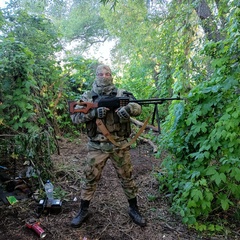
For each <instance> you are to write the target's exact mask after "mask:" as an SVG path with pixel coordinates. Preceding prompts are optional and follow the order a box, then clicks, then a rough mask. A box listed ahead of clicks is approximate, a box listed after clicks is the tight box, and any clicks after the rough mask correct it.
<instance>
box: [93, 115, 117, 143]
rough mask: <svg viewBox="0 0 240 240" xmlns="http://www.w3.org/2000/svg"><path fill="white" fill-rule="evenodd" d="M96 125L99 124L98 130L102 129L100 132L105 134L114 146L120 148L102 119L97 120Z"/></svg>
mask: <svg viewBox="0 0 240 240" xmlns="http://www.w3.org/2000/svg"><path fill="white" fill-rule="evenodd" d="M96 124H97V126H98V128H99V129H100V131H101V132H102V134H103V135H104V136H105V137H106V138H107V139H108V140H109V141H110V142H111V143H112V144H114V145H115V146H117V147H120V144H119V143H117V142H116V141H115V140H114V139H113V137H112V135H111V134H110V132H109V131H108V130H107V128H106V126H105V125H104V123H103V122H102V120H101V119H99V118H97V120H96Z"/></svg>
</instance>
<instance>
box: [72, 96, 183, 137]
mask: <svg viewBox="0 0 240 240" xmlns="http://www.w3.org/2000/svg"><path fill="white" fill-rule="evenodd" d="M173 100H184V99H183V98H180V95H178V96H177V97H175V98H151V99H141V100H135V99H134V100H132V99H129V98H128V97H111V96H109V97H107V98H104V99H101V100H100V101H99V102H81V101H68V107H69V113H70V114H74V113H79V112H81V113H85V114H86V113H88V112H89V111H90V110H91V109H94V108H99V107H106V108H109V109H110V110H116V109H118V108H119V107H123V106H126V105H127V104H128V103H130V102H135V103H138V104H139V105H141V106H142V105H149V104H154V112H153V116H152V125H153V124H154V120H155V116H156V118H157V124H158V132H159V133H160V119H159V113H158V104H163V103H164V102H165V101H173ZM76 105H79V106H82V107H83V108H79V109H75V107H76Z"/></svg>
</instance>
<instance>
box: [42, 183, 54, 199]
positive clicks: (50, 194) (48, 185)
mask: <svg viewBox="0 0 240 240" xmlns="http://www.w3.org/2000/svg"><path fill="white" fill-rule="evenodd" d="M44 188H45V192H46V195H47V198H48V199H49V200H52V199H53V185H52V183H51V182H50V180H47V182H46V183H45V186H44Z"/></svg>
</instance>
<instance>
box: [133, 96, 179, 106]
mask: <svg viewBox="0 0 240 240" xmlns="http://www.w3.org/2000/svg"><path fill="white" fill-rule="evenodd" d="M170 100H182V99H181V98H180V97H176V98H151V99H141V100H130V102H136V103H138V104H140V105H144V104H162V103H163V102H164V101H170Z"/></svg>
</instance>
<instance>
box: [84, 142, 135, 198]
mask: <svg viewBox="0 0 240 240" xmlns="http://www.w3.org/2000/svg"><path fill="white" fill-rule="evenodd" d="M108 159H110V160H111V162H112V164H113V166H114V168H115V170H116V173H117V176H118V178H119V179H120V181H121V185H122V188H123V191H124V193H125V195H126V197H127V199H132V198H135V197H136V195H137V192H138V188H137V186H136V184H135V182H134V181H133V178H132V163H131V159H130V152H129V148H128V149H123V150H120V149H113V150H112V151H110V152H107V151H103V150H101V149H94V148H91V147H90V149H89V152H88V155H87V158H86V164H85V169H84V174H85V179H84V183H83V186H82V191H81V199H83V200H88V201H90V200H91V199H92V198H93V195H94V193H95V191H96V187H97V183H98V182H99V180H100V178H101V175H102V170H103V168H104V166H105V165H106V163H107V160H108Z"/></svg>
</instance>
